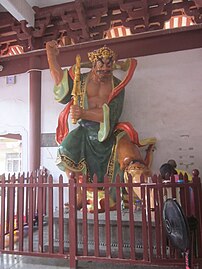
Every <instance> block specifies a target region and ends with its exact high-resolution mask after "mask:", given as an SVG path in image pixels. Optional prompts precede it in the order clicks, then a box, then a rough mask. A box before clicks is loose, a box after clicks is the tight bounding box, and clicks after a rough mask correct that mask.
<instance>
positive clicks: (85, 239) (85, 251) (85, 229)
mask: <svg viewBox="0 0 202 269" xmlns="http://www.w3.org/2000/svg"><path fill="white" fill-rule="evenodd" d="M82 182H84V183H86V182H87V177H85V176H82ZM82 188H83V191H82V193H83V195H82V204H83V210H82V218H83V224H82V232H83V255H84V256H87V255H88V218H87V188H86V187H85V186H83V187H82Z"/></svg>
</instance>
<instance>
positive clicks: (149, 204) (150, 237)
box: [146, 185, 154, 261]
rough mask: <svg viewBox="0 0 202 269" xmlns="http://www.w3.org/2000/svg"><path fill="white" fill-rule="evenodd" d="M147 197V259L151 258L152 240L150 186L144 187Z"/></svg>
mask: <svg viewBox="0 0 202 269" xmlns="http://www.w3.org/2000/svg"><path fill="white" fill-rule="evenodd" d="M146 197H147V214H148V239H149V260H150V261H152V260H153V254H154V253H153V242H152V241H153V240H152V218H151V201H150V186H149V185H147V187H146Z"/></svg>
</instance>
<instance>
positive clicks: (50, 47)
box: [46, 40, 59, 55]
mask: <svg viewBox="0 0 202 269" xmlns="http://www.w3.org/2000/svg"><path fill="white" fill-rule="evenodd" d="M46 51H47V54H48V55H50V54H51V55H58V54H59V50H58V46H57V42H56V41H55V40H52V41H48V42H47V43H46Z"/></svg>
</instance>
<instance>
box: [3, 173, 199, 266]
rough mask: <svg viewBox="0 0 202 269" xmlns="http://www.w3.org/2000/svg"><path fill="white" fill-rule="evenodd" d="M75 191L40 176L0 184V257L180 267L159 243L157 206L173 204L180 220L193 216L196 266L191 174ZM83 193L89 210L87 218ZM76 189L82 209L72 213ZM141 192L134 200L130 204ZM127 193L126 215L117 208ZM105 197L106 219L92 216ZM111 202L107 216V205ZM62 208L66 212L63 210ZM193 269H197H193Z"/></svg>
mask: <svg viewBox="0 0 202 269" xmlns="http://www.w3.org/2000/svg"><path fill="white" fill-rule="evenodd" d="M82 181H83V182H82V183H77V182H76V179H75V178H74V176H73V175H72V177H71V178H70V179H69V182H68V183H65V182H64V180H63V177H62V176H60V178H59V180H53V177H52V176H51V175H50V176H48V177H47V175H46V174H40V173H36V174H31V175H29V174H27V175H26V176H25V174H23V175H19V176H18V177H16V176H12V177H8V178H5V177H4V176H2V177H1V182H0V192H1V196H0V201H1V207H0V252H1V253H11V254H20V255H33V256H47V257H57V258H64V259H68V260H69V264H70V268H76V267H77V262H78V261H82V260H88V261H96V262H110V263H127V264H154V265H161V266H162V267H163V266H164V265H167V266H168V264H170V265H172V264H174V265H177V264H179V265H182V264H185V261H184V257H183V256H182V254H181V253H179V251H178V250H176V249H174V248H173V247H172V246H171V245H170V243H169V241H168V239H167V238H166V233H165V229H164V226H163V214H162V212H163V205H164V202H165V200H166V199H167V198H176V199H177V200H178V202H179V203H180V204H181V206H182V208H183V210H184V212H185V215H186V217H187V218H189V217H191V216H194V217H195V218H196V219H197V222H198V224H197V227H196V228H195V229H194V230H193V231H192V232H191V236H192V239H193V240H192V241H193V245H192V260H191V261H192V268H193V266H194V265H198V266H200V265H201V262H202V235H201V231H202V190H201V182H200V178H199V176H198V173H196V171H195V174H194V177H193V181H192V182H188V180H187V177H186V176H185V177H184V180H183V182H182V181H180V183H178V182H175V179H174V177H173V178H171V181H169V182H168V181H167V182H162V179H161V178H160V177H157V176H153V178H152V181H151V183H148V184H146V183H144V178H142V182H141V183H132V179H131V178H130V177H129V182H128V183H123V182H120V178H119V177H117V180H116V183H110V182H108V179H107V177H106V178H105V180H104V182H103V183H98V182H97V178H96V176H95V177H94V181H93V183H85V179H84V178H83V180H82ZM89 187H90V192H91V194H92V196H93V199H92V201H93V202H92V203H93V204H92V205H91V207H92V206H93V210H91V213H89V200H88V199H89V197H88V195H89ZM79 188H82V209H81V210H79V211H78V210H77V204H76V193H77V189H79ZM134 188H139V189H140V191H141V196H142V199H141V200H137V198H135V196H134V191H133V190H134ZM123 190H127V199H128V203H127V208H125V204H124V203H123V200H125V199H126V198H124V199H123ZM101 192H102V195H104V197H105V211H104V212H103V213H99V197H100V194H101ZM112 195H113V197H114V198H115V199H116V206H115V211H110V203H111V199H110V197H111V196H112ZM66 202H68V204H69V206H68V209H67V208H66V207H65V206H64V204H65V203H66ZM198 268H200V267H198Z"/></svg>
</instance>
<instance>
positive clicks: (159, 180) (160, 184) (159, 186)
mask: <svg viewBox="0 0 202 269" xmlns="http://www.w3.org/2000/svg"><path fill="white" fill-rule="evenodd" d="M157 189H158V193H159V208H160V209H159V218H160V234H161V238H162V258H163V259H165V258H166V235H165V229H164V224H163V206H164V197H163V193H164V192H163V190H164V187H163V182H162V178H161V177H160V176H159V177H157Z"/></svg>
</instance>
